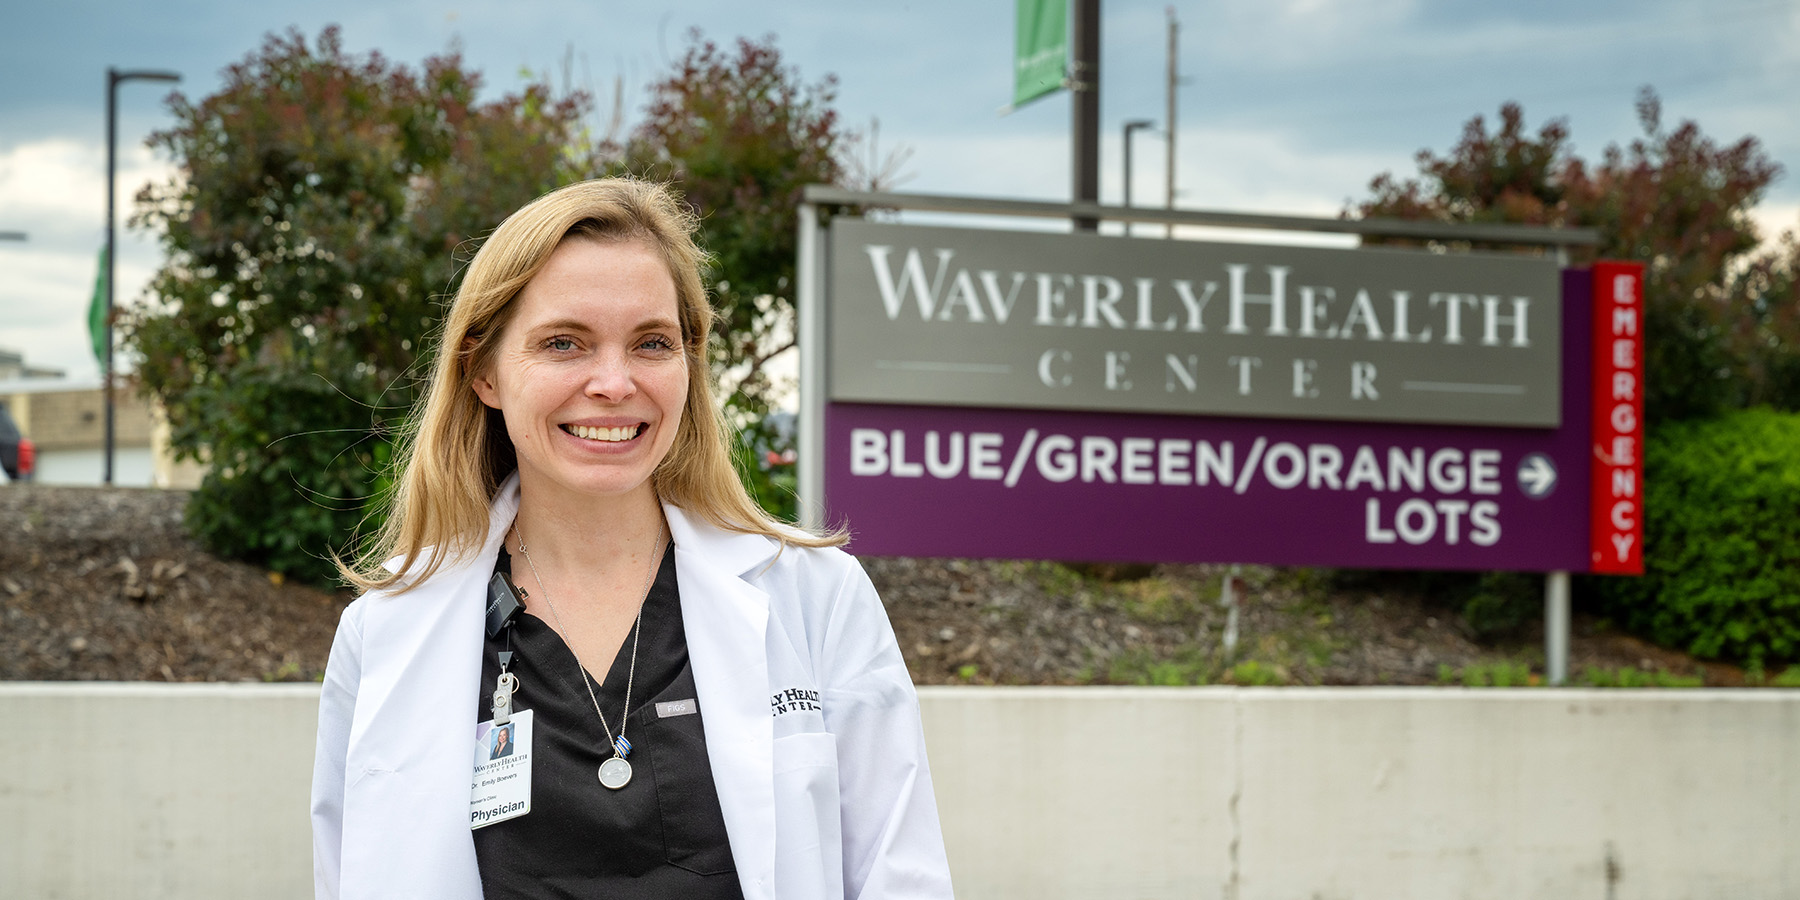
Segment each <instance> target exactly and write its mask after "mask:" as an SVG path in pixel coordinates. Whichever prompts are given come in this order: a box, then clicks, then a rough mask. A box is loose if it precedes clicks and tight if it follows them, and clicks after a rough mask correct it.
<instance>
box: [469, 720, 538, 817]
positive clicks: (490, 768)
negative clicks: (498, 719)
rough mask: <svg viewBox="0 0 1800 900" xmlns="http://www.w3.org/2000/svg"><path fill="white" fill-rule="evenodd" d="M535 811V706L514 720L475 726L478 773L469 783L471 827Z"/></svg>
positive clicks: (490, 721) (491, 721)
mask: <svg viewBox="0 0 1800 900" xmlns="http://www.w3.org/2000/svg"><path fill="white" fill-rule="evenodd" d="M528 812H531V710H529V709H527V710H524V711H523V712H516V713H513V715H512V721H510V722H507V723H506V724H505V725H498V726H496V725H495V724H494V722H493V720H491V719H490V720H488V721H486V722H482V723H481V724H480V725H477V726H475V777H474V780H473V781H472V783H471V784H470V787H469V827H470V828H471V829H475V828H484V827H486V826H488V825H492V824H494V823H495V822H504V821H506V820H507V819H515V818H518V817H519V816H522V815H525V814H526V813H528Z"/></svg>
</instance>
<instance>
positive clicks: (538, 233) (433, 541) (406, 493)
mask: <svg viewBox="0 0 1800 900" xmlns="http://www.w3.org/2000/svg"><path fill="white" fill-rule="evenodd" d="M697 227H698V223H697V222H696V221H695V219H694V216H693V214H692V213H690V212H689V211H688V210H687V209H686V207H685V206H684V205H683V204H682V203H681V202H680V201H679V200H678V199H677V198H676V197H674V196H673V195H672V194H671V193H670V192H669V191H668V190H667V189H666V188H664V187H663V186H662V185H658V184H653V183H650V182H645V181H639V180H636V179H632V178H601V179H595V180H593V181H583V182H580V183H577V184H571V185H568V186H566V187H563V188H559V189H557V190H555V191H552V192H550V193H548V194H545V195H544V196H542V197H539V198H538V199H536V200H533V201H532V202H531V203H528V204H526V205H525V206H524V207H522V208H520V209H519V211H518V212H515V213H513V214H512V215H510V216H508V217H507V218H506V221H504V222H502V223H500V227H499V228H497V229H495V230H494V233H493V235H491V236H490V237H489V238H488V239H487V241H486V243H484V244H483V245H482V247H481V250H480V251H479V252H477V253H476V254H475V258H474V260H473V261H471V262H470V263H469V268H468V272H467V273H465V275H464V276H463V282H462V286H461V287H460V288H459V289H458V290H457V292H456V299H455V300H454V301H453V302H452V304H451V306H450V314H449V316H448V318H447V319H446V320H445V322H444V333H443V338H442V341H441V343H440V344H439V346H438V354H437V361H436V363H435V364H434V365H433V368H432V374H431V381H430V383H429V385H428V386H427V387H426V391H425V394H424V396H423V397H422V398H421V399H420V401H419V405H418V407H417V408H416V410H415V415H414V416H413V420H414V422H415V424H414V426H413V428H412V429H411V431H410V432H409V433H408V434H406V435H403V437H402V440H401V443H400V447H399V452H398V453H397V454H396V467H397V468H398V470H399V474H398V477H397V479H396V488H395V491H394V494H393V496H392V498H391V499H390V501H389V503H388V510H387V520H386V522H385V523H384V524H383V525H382V527H381V530H380V531H378V532H376V533H375V535H374V536H373V539H372V540H370V541H368V542H367V543H366V545H365V546H364V547H363V549H362V552H360V553H359V554H357V558H356V560H355V562H354V563H348V564H347V563H344V562H343V561H341V560H340V561H339V562H338V569H339V570H340V571H341V572H342V573H343V575H344V578H345V579H346V580H347V581H349V582H350V583H351V584H353V585H355V586H357V587H359V588H362V589H364V590H374V589H392V590H395V591H405V590H409V589H411V588H412V587H414V586H417V585H418V584H420V583H422V582H424V581H425V580H426V579H428V578H430V577H431V576H432V574H434V573H435V572H437V570H438V569H439V568H440V567H441V566H442V565H443V564H444V563H445V562H446V561H448V560H452V559H458V558H461V557H463V556H465V555H468V554H470V553H474V552H476V551H477V550H479V549H480V547H481V546H482V543H483V541H484V540H485V539H486V538H487V532H488V510H489V506H490V505H491V504H492V502H493V498H494V494H495V492H496V491H497V490H498V489H499V486H500V483H501V482H502V481H503V480H504V479H505V478H506V476H507V475H509V474H510V473H511V472H512V471H513V469H514V468H516V467H517V464H518V463H517V458H516V456H515V455H514V451H513V446H512V440H511V438H509V437H508V436H507V433H506V425H505V422H504V420H503V419H502V418H501V415H500V412H499V410H495V409H490V408H489V407H487V406H485V405H484V404H482V403H481V401H480V399H479V398H477V397H476V395H475V390H474V387H473V381H474V378H475V376H476V375H477V374H478V373H480V372H483V371H485V370H486V368H487V367H488V365H489V364H490V363H491V362H492V360H493V356H494V353H495V349H496V347H497V345H498V340H497V338H498V337H499V335H500V333H501V331H503V330H504V329H505V327H506V323H507V322H508V321H509V320H510V318H511V315H512V310H513V300H514V299H515V298H517V297H518V295H519V292H520V291H521V290H523V289H524V288H525V285H526V284H527V283H529V282H530V281H531V279H532V278H533V277H535V276H536V275H537V273H538V271H539V270H541V269H542V268H543V267H544V263H545V262H546V261H547V260H548V259H549V258H550V254H551V253H552V252H553V251H555V250H556V248H557V246H558V245H559V244H561V243H562V241H563V240H564V239H566V238H569V237H582V238H592V239H598V240H631V241H643V242H644V243H646V244H648V245H650V246H651V247H653V248H654V249H655V250H656V251H657V252H659V253H660V254H661V255H662V257H663V260H664V261H665V262H666V263H667V264H668V267H669V274H670V275H671V276H673V278H674V281H675V294H676V303H677V306H678V307H679V309H678V311H677V318H678V319H679V320H680V325H681V339H682V345H683V351H684V353H685V354H686V356H687V370H688V390H687V410H686V413H685V414H684V415H683V416H682V417H681V424H680V426H679V427H678V428H677V430H676V433H675V442H674V444H673V445H671V446H670V448H669V452H668V455H666V456H665V457H663V460H662V462H661V463H660V464H658V465H657V467H656V470H655V472H653V473H652V475H651V479H652V482H653V483H654V485H655V487H656V491H657V495H658V496H659V497H661V498H662V499H663V500H664V501H667V502H669V503H672V504H674V505H676V506H679V507H681V508H682V509H684V510H686V511H688V512H689V513H692V514H694V515H697V516H699V517H700V518H701V519H703V520H705V521H707V522H709V523H711V524H713V525H714V526H717V527H719V528H724V529H727V530H730V531H738V532H744V533H751V534H762V535H767V536H769V537H771V538H774V539H776V540H778V541H780V542H782V543H783V544H794V545H799V546H807V547H826V546H836V545H838V544H842V543H843V542H844V541H845V539H846V538H845V535H844V534H843V533H842V532H833V533H828V534H824V535H819V534H813V533H809V532H804V531H801V530H799V529H797V528H795V527H794V526H792V525H788V524H786V523H783V522H779V521H777V520H776V519H774V518H771V517H770V516H769V515H768V514H767V513H766V512H764V511H763V509H762V507H761V506H758V505H757V503H756V501H755V500H752V499H751V498H750V495H749V493H748V492H746V491H745V490H744V486H743V483H742V482H740V481H739V480H738V477H737V472H736V471H735V470H734V469H733V468H732V464H731V451H730V449H729V447H728V445H727V441H728V438H729V436H730V435H731V433H732V432H731V428H730V427H729V426H728V425H727V424H726V422H725V419H724V417H723V416H722V415H721V413H720V410H719V408H718V406H717V405H715V404H714V402H713V396H712V377H711V373H710V372H709V370H708V366H707V354H706V346H707V341H708V339H709V338H710V337H711V335H712V324H713V318H714V311H713V308H712V306H711V304H710V303H709V302H708V301H707V297H706V288H705V286H704V285H703V284H702V283H701V280H700V270H701V267H702V266H703V265H705V263H706V261H707V257H706V253H705V251H703V250H701V249H700V247H699V245H698V244H696V243H695V242H694V233H695V231H696V230H697ZM421 557H423V559H422V560H421Z"/></svg>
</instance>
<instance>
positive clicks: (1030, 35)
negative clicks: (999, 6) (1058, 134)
mask: <svg viewBox="0 0 1800 900" xmlns="http://www.w3.org/2000/svg"><path fill="white" fill-rule="evenodd" d="M1014 2H1015V3H1016V4H1017V8H1018V19H1017V24H1016V27H1015V28H1014V31H1013V101H1012V105H1013V106H1015V107H1018V106H1024V105H1025V104H1027V103H1029V102H1031V101H1033V100H1036V99H1037V98H1039V97H1042V96H1044V95H1045V94H1048V93H1050V92H1051V91H1056V90H1060V89H1061V88H1062V86H1063V73H1064V70H1065V69H1066V68H1067V67H1068V64H1069V0H1014Z"/></svg>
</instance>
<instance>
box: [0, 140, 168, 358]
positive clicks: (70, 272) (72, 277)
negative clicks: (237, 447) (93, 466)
mask: <svg viewBox="0 0 1800 900" xmlns="http://www.w3.org/2000/svg"><path fill="white" fill-rule="evenodd" d="M171 174H172V169H171V167H170V166H169V164H168V163H167V162H166V161H163V160H159V159H157V158H156V157H155V155H154V154H152V153H151V152H150V151H149V150H148V149H147V148H145V147H143V146H140V145H135V144H133V145H128V146H122V147H121V148H120V152H119V160H118V172H117V178H116V181H115V185H116V187H117V192H116V195H115V204H116V205H117V207H118V209H117V215H118V217H119V223H120V224H119V226H118V245H119V260H118V264H117V266H116V267H115V277H116V278H117V279H118V281H117V285H116V287H115V289H114V292H113V293H114V298H115V300H116V302H119V303H126V302H130V301H131V300H132V299H133V298H136V297H137V296H138V295H139V294H141V293H142V291H143V288H144V285H145V284H147V283H148V282H149V280H150V277H151V275H152V274H153V273H154V272H155V270H156V268H157V267H158V266H159V265H160V264H161V254H160V251H159V248H158V247H157V245H156V243H155V241H154V240H152V239H150V238H149V237H148V236H146V235H142V234H140V233H137V232H134V231H131V230H129V229H127V228H125V227H124V224H123V223H124V221H125V220H126V218H127V217H128V216H129V214H130V211H131V201H132V196H133V195H134V194H136V193H137V190H138V188H139V187H141V186H142V185H143V184H144V183H146V182H148V181H151V180H152V179H158V180H160V179H167V178H168V177H170V175H171ZM105 181H106V155H105V147H104V146H103V145H101V144H98V143H92V144H90V143H83V142H79V141H74V140H68V139H48V140H42V141H36V142H29V143H22V144H19V145H16V146H14V147H12V148H9V149H6V150H0V211H3V212H0V215H3V216H4V217H5V218H4V219H3V220H0V230H6V231H24V232H26V233H27V234H28V235H29V240H27V241H26V242H24V243H14V242H11V241H8V242H5V243H3V244H0V264H4V265H5V266H6V269H7V272H8V277H7V278H6V279H4V280H0V348H5V349H8V350H14V351H18V352H22V353H24V354H25V359H26V361H27V362H28V363H29V364H31V365H34V366H43V367H49V368H55V369H62V370H64V371H65V372H66V373H68V374H69V375H70V376H71V377H75V378H94V377H98V374H99V368H98V366H97V365H96V363H95V362H94V357H93V350H92V347H91V345H90V343H89V341H88V336H87V308H88V302H89V300H90V298H92V296H93V291H94V277H95V274H96V272H95V270H96V264H97V262H98V254H99V250H100V246H101V245H102V244H103V243H104V242H105V218H106V209H105V207H106V189H105Z"/></svg>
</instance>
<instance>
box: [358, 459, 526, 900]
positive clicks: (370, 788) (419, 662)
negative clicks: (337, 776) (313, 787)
mask: <svg viewBox="0 0 1800 900" xmlns="http://www.w3.org/2000/svg"><path fill="white" fill-rule="evenodd" d="M518 504H519V491H518V484H517V480H516V478H514V479H512V480H509V481H508V482H507V483H506V484H504V485H502V486H501V489H500V491H499V495H498V496H497V497H496V499H495V502H494V505H493V508H492V510H491V512H490V519H489V524H488V536H487V539H486V540H485V541H484V542H483V544H482V546H481V548H480V550H479V551H478V552H477V553H476V555H475V556H473V557H465V558H463V559H461V560H455V561H453V562H450V563H447V564H446V565H445V567H444V568H443V569H440V570H439V572H438V574H437V575H436V576H434V577H433V578H432V579H431V580H430V581H429V582H428V583H427V584H425V585H422V586H421V587H420V588H419V589H418V590H416V591H410V592H407V593H404V594H400V595H399V596H394V597H382V598H380V600H379V602H377V603H375V604H374V605H373V606H372V607H371V608H370V609H369V611H368V613H367V618H366V622H365V626H364V627H365V631H364V638H365V640H366V641H368V642H369V645H370V646H369V648H368V650H367V652H365V653H364V654H363V658H364V659H365V660H367V661H368V664H367V667H366V668H365V669H364V670H363V679H362V690H361V692H360V693H359V695H358V698H357V704H356V713H355V722H354V724H353V725H352V729H351V737H350V751H349V759H348V765H347V769H348V770H349V773H350V776H349V777H350V778H352V779H357V778H359V777H360V778H361V779H362V781H361V784H360V785H359V786H358V791H357V792H356V796H358V797H360V798H361V799H362V801H363V802H362V803H361V804H359V805H361V806H362V807H363V809H362V810H360V812H361V813H362V816H361V817H359V818H353V816H354V813H353V812H352V811H351V810H349V809H346V811H345V812H346V828H345V840H344V845H345V851H344V852H345V868H346V870H356V871H357V875H356V877H355V878H354V880H353V879H352V877H350V876H349V875H348V874H347V875H346V877H345V879H344V883H345V884H359V885H366V886H368V887H369V888H370V890H369V891H368V893H367V894H366V895H365V896H368V897H381V898H392V897H432V898H461V897H468V898H479V897H480V896H481V878H480V874H479V870H478V868H477V865H476V861H475V844H474V840H473V838H471V837H470V832H469V822H468V816H469V773H470V771H471V770H470V760H471V755H470V754H471V751H472V749H473V746H474V739H475V728H474V722H473V721H472V720H471V719H470V718H469V717H468V713H469V705H470V703H471V702H472V701H473V700H474V699H475V698H476V697H477V696H478V695H479V692H480V689H481V688H480V681H481V651H482V630H483V624H482V617H483V614H482V610H483V601H484V599H485V596H486V583H487V580H488V577H489V575H490V574H491V573H492V571H493V567H494V559H495V557H496V556H497V555H498V554H499V547H500V541H501V539H502V538H503V537H504V535H505V533H506V528H507V527H508V525H509V524H510V523H511V522H512V520H513V516H514V514H515V513H516V512H517V511H518ZM353 821H355V822H360V824H361V825H362V828H361V829H353V827H352V822H353ZM370 832H376V833H378V834H379V839H376V834H371V833H370ZM362 837H368V838H371V839H369V840H359V838H362ZM396 840H398V841H400V842H401V843H403V844H406V845H410V847H411V848H412V849H411V851H410V852H406V853H392V852H382V851H381V850H380V849H379V848H383V847H391V846H392V845H393V844H392V842H394V841H396ZM359 857H360V858H359Z"/></svg>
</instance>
